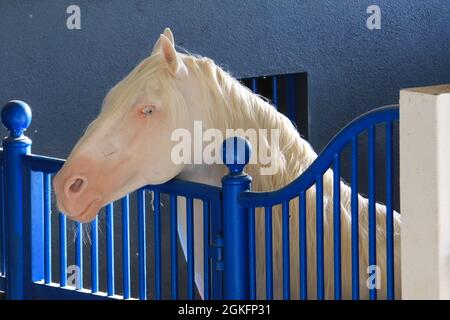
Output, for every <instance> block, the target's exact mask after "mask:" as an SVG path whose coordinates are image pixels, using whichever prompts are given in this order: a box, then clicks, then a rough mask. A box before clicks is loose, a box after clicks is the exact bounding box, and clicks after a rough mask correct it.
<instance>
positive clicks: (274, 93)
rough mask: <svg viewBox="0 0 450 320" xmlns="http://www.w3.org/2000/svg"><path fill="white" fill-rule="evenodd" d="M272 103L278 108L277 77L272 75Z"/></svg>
mask: <svg viewBox="0 0 450 320" xmlns="http://www.w3.org/2000/svg"><path fill="white" fill-rule="evenodd" d="M272 103H273V106H274V107H275V109H278V79H277V76H272Z"/></svg>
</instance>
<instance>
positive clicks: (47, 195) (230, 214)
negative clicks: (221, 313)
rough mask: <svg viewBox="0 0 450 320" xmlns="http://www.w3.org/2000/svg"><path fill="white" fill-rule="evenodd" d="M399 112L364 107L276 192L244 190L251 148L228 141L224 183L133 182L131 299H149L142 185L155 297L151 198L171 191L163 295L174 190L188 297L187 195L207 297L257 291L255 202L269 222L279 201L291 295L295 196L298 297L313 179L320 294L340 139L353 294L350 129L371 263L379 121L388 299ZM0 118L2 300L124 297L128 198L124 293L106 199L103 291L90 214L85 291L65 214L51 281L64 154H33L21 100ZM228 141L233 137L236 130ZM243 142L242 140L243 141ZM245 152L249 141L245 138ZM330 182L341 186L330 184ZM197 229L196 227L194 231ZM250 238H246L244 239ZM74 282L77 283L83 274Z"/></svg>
mask: <svg viewBox="0 0 450 320" xmlns="http://www.w3.org/2000/svg"><path fill="white" fill-rule="evenodd" d="M396 120H398V107H396V106H391V107H384V108H379V109H376V110H374V111H371V112H369V113H367V114H365V115H363V116H361V117H360V118H358V119H356V120H355V121H353V122H352V123H350V124H349V125H348V126H347V127H345V128H344V129H343V130H342V131H341V132H340V133H339V134H338V135H337V136H336V137H335V138H334V139H333V140H332V141H331V142H330V144H329V145H328V146H327V147H326V148H325V150H324V151H323V152H322V153H321V154H320V155H319V157H318V158H317V159H316V160H315V162H314V163H313V164H312V165H311V166H310V167H309V168H308V169H307V170H306V171H305V172H304V173H303V174H302V175H301V176H300V177H298V178H297V179H296V180H294V181H293V182H292V183H290V184H289V185H287V186H285V187H284V188H282V189H280V190H276V191H273V192H263V193H258V192H250V191H249V190H250V185H251V178H250V177H249V176H248V175H247V174H246V173H245V172H244V171H243V170H244V167H245V165H246V164H247V163H248V160H249V152H247V153H245V154H244V155H240V154H237V153H236V152H235V149H232V150H230V149H227V148H226V144H225V143H224V159H225V162H226V164H227V166H228V168H229V170H230V172H229V174H228V175H226V176H225V177H224V178H223V180H222V188H218V187H214V186H209V185H203V184H198V183H193V182H188V181H181V180H176V179H174V180H172V181H170V182H168V183H165V184H162V185H152V186H146V187H144V188H141V189H140V190H137V201H138V204H137V205H138V210H137V211H138V212H137V215H138V221H139V223H138V226H139V229H138V237H139V273H138V277H139V296H138V297H137V298H139V299H147V298H148V291H149V290H150V289H149V288H147V282H146V277H147V276H148V275H147V271H146V270H147V266H146V239H145V236H146V233H145V229H146V218H147V217H148V214H146V212H145V205H144V204H145V201H146V200H145V193H144V192H145V191H152V192H153V193H154V200H155V201H154V203H155V204H156V205H155V208H154V212H153V223H154V230H155V231H154V244H155V248H153V249H154V250H153V251H154V254H155V266H154V270H155V272H154V274H153V275H151V276H154V279H155V281H154V283H155V286H154V288H153V296H154V297H155V299H160V298H161V297H162V294H161V293H162V291H163V290H169V288H162V284H161V274H162V272H163V268H162V261H161V215H162V210H161V208H160V206H159V203H160V201H159V199H160V196H161V194H168V195H169V197H170V204H171V205H170V225H171V230H170V232H171V237H170V239H171V244H170V256H171V260H170V261H171V262H170V264H171V266H170V271H167V272H170V275H171V288H170V292H171V298H172V299H177V298H178V297H179V296H178V293H179V288H178V276H177V272H178V270H177V257H176V248H177V247H176V242H177V228H176V226H177V202H176V199H177V197H184V198H185V199H186V218H187V219H186V221H187V276H188V280H187V297H188V298H189V299H192V298H194V297H195V294H194V293H195V281H194V251H193V250H194V226H193V221H194V220H193V216H194V214H195V212H194V210H193V201H194V199H197V200H199V201H202V203H203V212H205V213H207V214H204V215H203V224H204V229H203V234H202V235H201V236H202V237H203V239H204V244H205V245H204V262H203V263H204V284H205V288H204V292H203V296H204V298H205V299H222V298H223V299H255V298H256V286H257V283H256V271H255V264H256V259H257V258H258V257H257V256H256V253H255V209H256V208H258V207H262V208H264V212H265V216H264V217H265V219H266V221H269V222H270V221H271V219H272V214H271V212H272V211H271V210H272V207H273V206H275V205H282V208H283V209H282V226H283V243H282V246H283V298H285V299H289V298H290V295H289V289H290V281H289V275H290V273H291V271H290V270H289V241H288V240H289V226H288V223H289V201H290V200H291V199H293V198H296V197H299V203H300V210H299V212H298V213H294V214H299V218H300V219H299V221H300V225H299V230H300V239H299V241H300V282H301V283H300V290H301V291H300V297H301V298H302V299H306V298H308V297H307V287H306V285H307V284H306V276H307V268H306V260H307V256H306V250H305V248H306V231H305V230H306V219H305V207H306V198H305V193H306V190H307V189H308V188H310V187H311V186H312V185H313V184H316V188H317V189H316V190H317V195H318V196H317V198H316V199H317V217H316V218H317V221H316V222H317V223H316V235H315V236H316V239H317V243H318V246H317V269H318V272H317V294H318V296H317V298H319V299H320V298H323V297H324V289H323V286H324V279H323V273H324V272H323V269H324V265H323V263H324V260H323V254H324V252H323V215H322V210H323V205H321V199H322V195H323V190H322V182H321V180H322V176H323V174H324V173H325V172H326V171H327V170H328V168H329V167H330V166H332V168H333V174H334V178H335V179H334V180H335V181H339V178H340V170H339V168H340V152H341V151H342V150H343V148H344V147H345V146H346V145H347V144H351V145H352V159H353V163H352V172H353V175H352V182H351V187H352V204H353V205H352V261H353V263H352V281H353V282H352V284H353V298H354V299H358V298H359V284H358V281H359V280H358V273H359V270H358V262H357V261H358V259H359V252H358V244H357V233H358V227H357V226H358V208H357V205H356V203H357V194H358V185H357V182H358V179H357V152H358V150H357V146H358V143H357V142H358V135H359V134H361V133H362V132H364V131H368V137H369V165H368V170H369V259H370V261H371V262H373V263H375V259H376V248H375V238H374V237H375V232H376V230H375V220H374V219H375V194H374V193H375V190H374V181H375V165H374V161H375V125H378V124H380V123H386V161H387V162H386V168H387V170H386V172H387V180H386V181H387V184H386V188H387V189H386V192H387V201H386V205H387V228H386V230H387V270H388V271H387V273H388V280H387V283H388V298H391V299H392V298H394V280H393V279H394V274H393V273H394V266H393V264H394V261H393V250H394V249H393V248H394V246H393V225H392V221H393V216H392V215H393V208H392V184H393V182H392V170H393V169H392V168H393V165H392V158H393V156H392V130H393V129H392V128H393V122H394V121H396ZM2 121H3V124H4V126H5V127H6V128H7V129H8V130H9V132H10V134H9V136H8V137H6V138H5V139H4V140H3V150H2V151H1V153H0V161H1V171H0V173H1V174H0V197H1V198H0V200H1V201H0V210H1V211H0V245H1V246H0V291H6V294H7V298H8V299H105V298H124V299H128V298H132V297H131V294H130V277H131V271H130V263H129V256H130V249H129V238H130V232H129V215H130V212H129V211H130V210H129V201H130V200H129V197H128V196H126V197H124V198H123V199H121V200H120V202H121V207H122V239H123V246H122V253H123V257H124V259H123V266H122V272H123V274H122V276H123V295H121V296H118V295H117V294H116V292H115V289H114V275H115V272H114V242H113V239H114V234H113V233H114V232H113V224H114V221H113V215H112V211H113V204H109V205H108V206H107V207H106V221H107V230H106V248H105V249H106V257H107V261H106V264H107V266H106V270H107V274H106V278H107V290H106V291H107V292H100V291H99V276H98V270H99V259H98V252H99V250H100V249H101V248H99V243H98V238H99V235H98V221H97V219H96V220H94V221H93V222H92V223H91V231H90V232H91V248H90V250H91V251H90V257H91V259H90V261H84V259H83V257H84V256H83V245H82V243H83V239H82V235H83V233H82V232H81V231H82V228H83V225H81V224H77V230H78V232H77V235H78V236H77V239H76V253H75V265H76V266H78V267H79V268H80V269H83V265H84V263H85V262H87V263H89V264H90V268H91V279H90V281H91V289H89V290H88V289H84V288H83V287H82V286H79V287H78V288H73V287H71V286H68V282H67V267H68V258H67V239H66V235H67V230H66V228H67V224H66V217H65V216H64V215H62V214H61V215H59V235H58V240H59V248H60V252H59V261H58V264H59V272H60V281H59V282H58V283H54V282H53V281H52V279H51V274H52V272H51V267H52V252H51V239H52V235H51V232H52V228H51V219H50V215H51V201H52V200H51V178H52V175H53V174H54V173H56V172H57V171H58V170H59V169H60V168H61V166H62V165H63V163H64V160H60V159H55V158H49V157H44V156H39V155H33V154H31V140H29V139H28V138H27V137H26V136H25V135H24V134H23V132H24V131H25V130H26V129H27V127H28V126H29V124H30V122H31V110H30V109H29V107H28V106H27V105H26V104H25V103H23V102H20V101H11V102H9V103H8V104H6V105H5V106H4V108H3V110H2ZM234 139H235V142H237V140H239V138H234ZM245 143H246V142H245ZM246 146H247V150H248V151H249V149H250V147H249V146H248V145H247V144H246ZM334 187H335V188H336V190H338V188H339V183H338V182H337V183H336V184H335V185H334ZM334 195H335V197H334V199H333V201H334V203H340V198H339V193H334ZM335 207H336V206H335ZM335 217H336V219H334V230H336V231H335V233H334V235H335V236H334V266H335V270H334V275H335V277H334V282H335V286H334V294H335V296H334V298H336V299H340V298H341V277H340V274H341V269H340V265H341V263H340V259H341V251H340V250H341V248H340V246H341V244H340V233H339V232H340V220H339V214H338V211H337V210H335ZM266 226H267V227H266V230H265V231H266V232H265V246H266V253H267V254H266V261H265V264H266V268H267V274H266V297H267V298H268V299H271V298H273V294H272V291H273V279H272V274H271V271H272V265H273V260H272V256H271V254H270V252H271V246H272V230H271V227H270V223H266ZM196 236H198V235H196ZM245 244H248V245H245ZM81 283H82V281H81ZM371 298H376V291H375V290H371Z"/></svg>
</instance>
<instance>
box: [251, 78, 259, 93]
mask: <svg viewBox="0 0 450 320" xmlns="http://www.w3.org/2000/svg"><path fill="white" fill-rule="evenodd" d="M251 89H252V91H253V92H254V93H258V84H257V82H256V78H252V80H251Z"/></svg>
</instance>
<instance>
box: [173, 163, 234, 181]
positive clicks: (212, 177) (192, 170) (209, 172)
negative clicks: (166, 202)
mask: <svg viewBox="0 0 450 320" xmlns="http://www.w3.org/2000/svg"><path fill="white" fill-rule="evenodd" d="M226 171H227V170H226V168H225V166H223V165H220V164H213V165H208V164H199V165H192V166H188V167H186V168H185V169H184V170H183V171H182V172H181V173H180V174H179V175H178V178H180V179H183V180H187V181H192V182H198V183H205V184H209V185H214V186H220V185H221V180H222V177H223V176H224V175H225V174H226Z"/></svg>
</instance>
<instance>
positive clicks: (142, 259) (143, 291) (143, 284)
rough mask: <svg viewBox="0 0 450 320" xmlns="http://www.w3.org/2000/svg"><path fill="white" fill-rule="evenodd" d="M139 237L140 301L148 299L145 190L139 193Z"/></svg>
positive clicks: (140, 190)
mask: <svg viewBox="0 0 450 320" xmlns="http://www.w3.org/2000/svg"><path fill="white" fill-rule="evenodd" d="M137 201H138V236H139V299H141V300H146V299H147V247H146V237H145V194H144V190H143V189H139V190H138V192H137Z"/></svg>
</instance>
